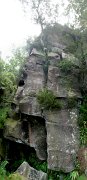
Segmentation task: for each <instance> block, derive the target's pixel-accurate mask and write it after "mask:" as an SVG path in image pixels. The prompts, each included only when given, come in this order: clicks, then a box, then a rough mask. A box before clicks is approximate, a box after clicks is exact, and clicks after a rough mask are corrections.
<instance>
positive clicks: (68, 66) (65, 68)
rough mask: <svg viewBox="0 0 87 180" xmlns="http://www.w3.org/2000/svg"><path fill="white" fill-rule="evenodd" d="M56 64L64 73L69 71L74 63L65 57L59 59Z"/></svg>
mask: <svg viewBox="0 0 87 180" xmlns="http://www.w3.org/2000/svg"><path fill="white" fill-rule="evenodd" d="M58 66H59V67H60V69H61V70H62V71H63V72H64V73H70V72H71V71H72V70H73V68H74V64H73V63H72V62H71V61H69V60H66V59H64V60H62V61H60V63H59V64H58Z"/></svg>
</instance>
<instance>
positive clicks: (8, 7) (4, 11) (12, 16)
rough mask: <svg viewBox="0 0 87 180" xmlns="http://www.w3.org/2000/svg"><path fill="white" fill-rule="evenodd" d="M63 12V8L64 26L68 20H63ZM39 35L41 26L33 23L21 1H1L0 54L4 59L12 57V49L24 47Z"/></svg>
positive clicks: (61, 20) (29, 13)
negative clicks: (29, 39) (28, 40)
mask: <svg viewBox="0 0 87 180" xmlns="http://www.w3.org/2000/svg"><path fill="white" fill-rule="evenodd" d="M53 1H56V0H53ZM65 1H67V0H65ZM62 11H63V9H62V8H61V11H60V22H61V23H62V24H64V23H65V22H67V20H66V18H64V17H63V18H62V16H61V14H62ZM39 34H40V27H39V25H36V24H34V23H33V22H32V20H31V12H28V13H25V12H24V10H23V6H22V4H21V2H20V1H19V0H0V52H1V55H2V57H4V58H5V57H6V56H10V54H11V50H12V49H14V48H16V47H21V46H24V45H25V44H26V40H27V39H28V37H30V36H32V37H34V36H38V35H39Z"/></svg>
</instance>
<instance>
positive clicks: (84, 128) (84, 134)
mask: <svg viewBox="0 0 87 180" xmlns="http://www.w3.org/2000/svg"><path fill="white" fill-rule="evenodd" d="M78 124H79V127H80V141H81V144H82V145H86V144H87V97H85V98H84V100H83V104H82V105H81V107H80V116H79V119H78Z"/></svg>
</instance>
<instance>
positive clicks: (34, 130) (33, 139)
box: [29, 118, 47, 160]
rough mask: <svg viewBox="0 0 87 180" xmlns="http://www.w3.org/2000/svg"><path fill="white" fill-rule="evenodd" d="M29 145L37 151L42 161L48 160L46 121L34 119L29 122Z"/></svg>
mask: <svg viewBox="0 0 87 180" xmlns="http://www.w3.org/2000/svg"><path fill="white" fill-rule="evenodd" d="M29 145H30V147H34V149H35V150H36V154H37V157H38V158H39V159H40V160H46V159H47V144H46V128H45V121H44V119H42V118H41V119H39V121H38V120H37V119H35V118H32V121H30V122H29Z"/></svg>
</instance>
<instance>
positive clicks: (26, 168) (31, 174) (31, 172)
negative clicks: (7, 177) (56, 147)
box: [16, 161, 47, 180]
mask: <svg viewBox="0 0 87 180" xmlns="http://www.w3.org/2000/svg"><path fill="white" fill-rule="evenodd" d="M16 173H19V174H20V175H22V176H23V177H25V178H26V180H47V174H46V173H44V172H42V171H37V170H36V169H34V168H32V167H31V166H30V165H29V164H28V163H27V162H25V161H24V162H23V163H22V164H21V165H20V166H19V168H18V169H17V170H16Z"/></svg>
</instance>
